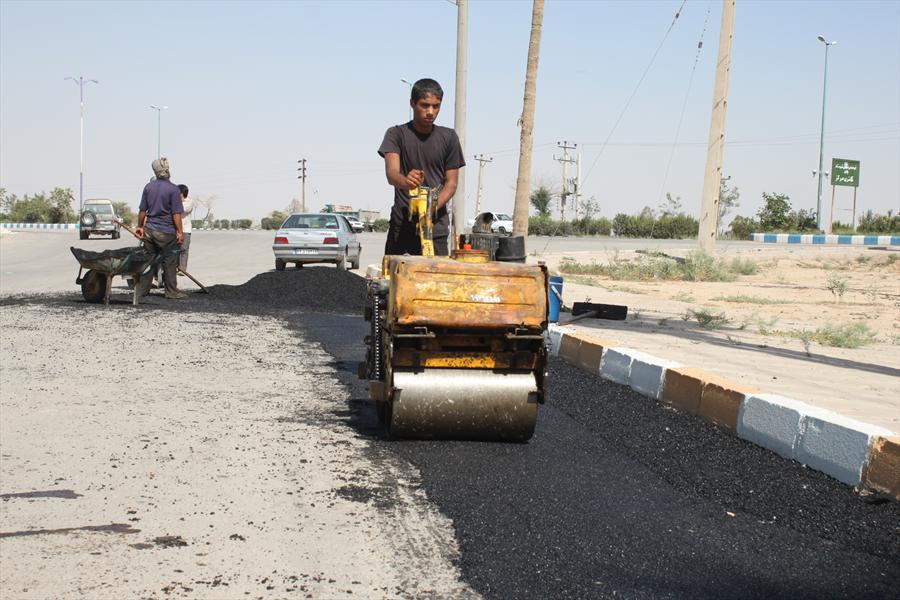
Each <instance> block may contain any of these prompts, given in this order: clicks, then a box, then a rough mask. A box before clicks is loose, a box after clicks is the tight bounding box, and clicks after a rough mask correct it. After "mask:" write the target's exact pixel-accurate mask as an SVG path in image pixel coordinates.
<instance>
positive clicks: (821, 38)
mask: <svg viewBox="0 0 900 600" xmlns="http://www.w3.org/2000/svg"><path fill="white" fill-rule="evenodd" d="M816 39H817V40H819V41H820V42H822V43H823V44H825V75H824V77H823V78H822V127H821V129H820V130H819V170H818V171H817V173H816V174H817V175H818V176H819V189H818V192H817V193H816V224H817V225H818V227H819V229H820V230H823V231H825V233H831V223H827V224H826V225H825V227H822V179H823V178H824V176H825V173H824V172H823V170H822V160H823V151H824V148H825V98H826V96H825V92H826V91H827V89H828V47H829V46H834V45H835V44H837V41H832V42H827V41H825V36H824V35H820V36H819V37H817V38H816Z"/></svg>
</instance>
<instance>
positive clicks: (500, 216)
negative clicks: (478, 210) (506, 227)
mask: <svg viewBox="0 0 900 600" xmlns="http://www.w3.org/2000/svg"><path fill="white" fill-rule="evenodd" d="M494 216H495V217H497V220H498V221H512V217H511V216H509V215H507V214H505V213H497V214H495V215H494Z"/></svg>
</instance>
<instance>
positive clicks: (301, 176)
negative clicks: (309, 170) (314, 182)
mask: <svg viewBox="0 0 900 600" xmlns="http://www.w3.org/2000/svg"><path fill="white" fill-rule="evenodd" d="M297 162H298V163H300V166H299V167H297V170H298V171H300V174H299V175H298V176H297V179H299V180H300V206H301V210H302V211H303V212H306V159H305V158H301V159H300V160H298V161H297Z"/></svg>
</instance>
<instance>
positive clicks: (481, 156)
mask: <svg viewBox="0 0 900 600" xmlns="http://www.w3.org/2000/svg"><path fill="white" fill-rule="evenodd" d="M475 160H477V161H478V196H476V199H475V215H480V214H481V194H482V192H483V191H484V182H483V178H484V165H485V164H487V163H489V162H494V159H493V158H485V157H484V154H476V155H475Z"/></svg>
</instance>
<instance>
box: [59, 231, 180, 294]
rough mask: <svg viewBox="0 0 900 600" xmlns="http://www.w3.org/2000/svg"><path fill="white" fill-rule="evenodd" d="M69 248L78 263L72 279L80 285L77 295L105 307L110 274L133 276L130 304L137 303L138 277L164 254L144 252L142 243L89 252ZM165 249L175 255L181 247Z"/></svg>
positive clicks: (164, 255)
mask: <svg viewBox="0 0 900 600" xmlns="http://www.w3.org/2000/svg"><path fill="white" fill-rule="evenodd" d="M71 250H72V254H73V255H74V256H75V260H77V261H78V264H79V265H81V266H80V268H79V269H78V277H76V278H75V283H76V284H79V285H81V295H82V296H84V299H85V300H86V301H88V302H92V303H99V302H103V303H104V304H106V305H107V306H108V305H109V293H110V291H111V290H112V280H113V277H115V276H116V275H122V276H126V277H132V278H133V279H134V281H135V286H134V298H133V299H132V304H134V305H137V304H138V300H139V298H140V295H141V292H142V291H143V290H142V288H143V286H141V285H138V282H140V280H141V277H142V276H145V275H149V273H150V272H151V270H152V269H154V268H155V267H156V266H157V265H159V264H160V263H161V262H162V261H163V259H164V258H165V257H166V256H167V254H166V253H160V254H155V253H153V252H148V251H147V250H145V249H144V248H143V247H142V246H134V247H131V248H116V249H115V250H104V251H103V252H91V251H90V250H82V249H81V248H75V247H74V246H72V247H71ZM169 252H170V253H174V254H176V255H177V254H178V253H179V252H181V249H180V248H174V249H172V250H170V251H169ZM85 269H87V273H84V275H83V276H82V272H83V271H84V270H85Z"/></svg>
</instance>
